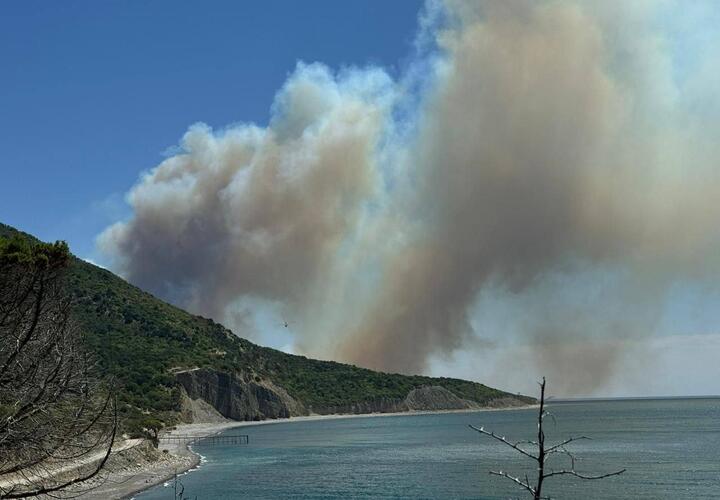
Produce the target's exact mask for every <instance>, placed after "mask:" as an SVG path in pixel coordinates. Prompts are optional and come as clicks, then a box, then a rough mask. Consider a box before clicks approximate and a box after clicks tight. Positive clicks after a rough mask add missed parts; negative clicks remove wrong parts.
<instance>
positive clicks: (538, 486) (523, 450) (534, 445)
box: [470, 377, 626, 500]
mask: <svg viewBox="0 0 720 500" xmlns="http://www.w3.org/2000/svg"><path fill="white" fill-rule="evenodd" d="M547 416H551V414H550V412H548V411H547V410H546V409H545V377H543V379H542V382H541V383H540V406H539V408H538V417H537V441H532V440H530V441H517V442H511V441H508V440H507V439H505V437H504V436H499V435H498V434H495V433H494V432H492V431H486V430H485V428H484V427H475V426H474V425H470V428H471V429H473V430H475V431H477V432H479V433H480V434H483V435H485V436H490V437H491V438H493V439H495V440H497V441H500V442H501V443H503V444H504V445H506V446H508V447H510V448H512V449H513V450H515V451H517V452H518V453H520V454H521V455H524V456H525V457H526V458H529V459H530V460H532V461H534V462H535V463H537V477H536V478H535V481H534V483H535V484H532V483H531V481H530V479H528V477H527V475H525V477H524V478H520V477H518V476H513V475H511V474H509V473H507V472H504V471H490V474H492V475H494V476H500V477H504V478H506V479H509V480H511V481H512V482H514V483H515V484H517V485H518V486H520V487H521V488H523V489H524V490H526V491H527V492H528V493H529V494H530V495H531V496H532V498H533V499H534V500H541V499H550V497H549V496H543V494H542V488H543V483H544V481H545V480H546V479H548V478H551V477H554V476H574V477H577V478H579V479H586V480H593V479H603V478H606V477H610V476H617V475H619V474H622V473H623V472H625V470H626V469H621V470H617V471H614V472H608V473H607V474H600V475H590V474H584V473H581V472H578V471H577V470H575V461H576V457H575V455H574V454H573V453H572V452H571V451H570V450H568V449H567V448H566V446H567V445H569V444H570V443H572V442H573V441H579V440H583V439H590V438H589V437H587V436H579V437H571V438H568V439H565V440H564V441H562V442H560V443H558V444H555V445H551V446H547V445H546V443H545V432H544V431H543V423H544V420H545V417H547ZM555 455H560V456H563V457H566V458H567V459H568V460H569V468H563V469H558V470H555V469H552V468H548V460H549V459H550V458H553V457H554V456H555Z"/></svg>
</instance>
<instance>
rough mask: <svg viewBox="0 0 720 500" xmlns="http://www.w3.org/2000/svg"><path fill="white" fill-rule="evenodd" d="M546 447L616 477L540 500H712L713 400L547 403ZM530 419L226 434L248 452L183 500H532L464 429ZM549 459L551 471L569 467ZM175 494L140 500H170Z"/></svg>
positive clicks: (195, 479)
mask: <svg viewBox="0 0 720 500" xmlns="http://www.w3.org/2000/svg"><path fill="white" fill-rule="evenodd" d="M548 409H549V410H550V411H551V413H552V416H551V417H548V418H547V419H546V422H545V431H546V436H547V437H546V443H547V445H552V443H554V442H558V441H562V440H563V439H566V438H569V437H571V436H587V437H588V438H590V439H583V440H580V441H577V442H573V443H571V444H570V445H569V446H568V449H569V450H570V451H572V453H573V454H574V456H575V457H576V462H575V469H576V470H577V471H579V472H583V473H587V474H604V473H608V472H612V471H615V470H620V469H626V472H624V473H623V474H621V475H619V476H614V477H609V478H606V479H600V480H581V479H578V478H574V477H570V476H555V477H552V478H549V479H547V480H546V481H545V484H544V487H543V492H544V494H545V495H548V496H550V497H551V498H557V499H614V498H618V499H619V498H623V499H625V498H627V499H674V500H678V499H709V498H713V499H719V498H720V398H688V399H683V398H671V399H640V400H604V401H599V400H598V401H568V402H550V403H549V406H548ZM536 419H537V410H534V409H523V410H507V411H476V412H464V413H441V414H411V415H402V416H370V417H353V418H339V419H329V420H317V421H298V422H281V423H274V424H271V425H259V426H251V427H242V428H238V429H230V430H228V431H226V433H227V434H240V433H242V434H247V435H249V444H247V445H237V444H227V445H226V444H215V445H213V444H211V443H210V442H209V441H200V442H198V443H196V444H194V445H193V449H194V450H195V451H196V452H197V453H199V454H200V455H201V456H202V457H203V460H202V463H201V465H200V466H199V468H198V469H196V470H193V471H190V472H188V473H187V474H184V475H181V476H179V477H178V481H179V483H180V484H182V487H183V488H184V495H183V497H184V498H189V499H195V498H197V499H236V498H263V499H266V498H267V499H285V498H288V499H335V498H343V499H350V498H397V499H406V498H407V499H410V498H442V499H445V498H448V499H451V498H463V499H470V498H473V499H507V498H528V494H527V492H525V491H524V490H522V489H521V488H520V487H518V486H517V485H515V484H514V483H512V482H511V481H510V480H508V479H506V478H503V477H497V476H493V475H491V474H490V473H489V471H491V470H494V471H504V472H507V473H508V474H511V475H515V476H519V477H521V478H522V479H523V480H524V479H525V475H526V474H527V476H528V478H532V477H533V474H534V472H535V471H534V470H533V468H532V462H531V461H530V460H529V459H526V458H525V457H524V456H522V455H521V454H519V453H518V452H516V451H515V450H512V449H511V448H509V447H507V446H505V445H504V444H502V443H500V442H498V441H496V440H494V439H492V438H490V437H487V436H483V435H480V434H479V433H477V432H476V431H474V430H472V429H471V428H470V427H469V425H475V426H483V427H484V428H485V429H487V430H492V431H493V432H495V433H496V434H499V435H501V436H505V437H506V438H507V439H508V440H511V441H520V440H528V439H534V438H535V433H536V432H537V431H536V425H537V424H536ZM569 460H570V459H569V457H567V456H562V455H556V456H555V457H554V458H553V460H551V461H550V462H549V464H548V468H549V469H554V470H561V469H567V468H568V467H569V466H570V463H569ZM174 491H175V484H174V482H173V481H171V482H169V483H166V485H159V486H156V487H154V488H152V489H150V490H148V491H146V492H143V493H142V494H138V495H136V498H138V499H142V500H156V499H157V500H160V499H169V498H173V495H174Z"/></svg>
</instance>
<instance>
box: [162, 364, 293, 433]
mask: <svg viewBox="0 0 720 500" xmlns="http://www.w3.org/2000/svg"><path fill="white" fill-rule="evenodd" d="M175 378H176V380H177V381H178V383H179V384H180V386H181V387H182V388H183V389H184V391H185V392H186V393H187V396H188V398H190V399H191V400H195V401H197V400H202V401H205V402H207V403H209V404H210V405H211V406H212V407H213V408H214V409H215V410H216V411H217V412H218V413H219V414H220V415H222V416H223V417H225V418H229V419H232V420H264V419H266V418H288V417H290V416H296V415H304V414H306V413H307V412H306V410H305V409H304V408H303V407H302V405H300V404H299V403H298V402H296V401H295V400H294V399H293V398H292V397H290V396H289V395H288V394H287V392H285V391H284V390H283V389H282V388H279V387H276V386H275V385H273V384H272V383H271V382H268V381H263V380H260V379H258V380H250V381H247V380H244V379H243V378H241V377H239V376H236V375H233V374H229V373H223V372H218V371H215V370H210V369H194V370H185V371H181V372H177V373H176V374H175ZM191 418H195V419H197V418H198V415H197V414H194V415H191Z"/></svg>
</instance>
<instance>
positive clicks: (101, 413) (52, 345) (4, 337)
mask: <svg viewBox="0 0 720 500" xmlns="http://www.w3.org/2000/svg"><path fill="white" fill-rule="evenodd" d="M69 260H70V253H69V251H68V248H67V245H66V244H65V243H61V242H58V243H55V244H44V243H37V244H31V243H29V242H27V241H26V240H24V239H21V238H14V239H11V240H8V239H2V238H0V498H23V497H28V496H37V495H41V494H45V495H50V494H55V492H61V491H63V490H65V489H67V488H68V487H69V486H72V485H75V484H77V483H80V482H83V481H86V480H88V479H90V478H92V477H94V476H96V475H97V474H99V473H100V471H101V470H102V468H103V467H104V465H105V463H106V462H107V460H108V458H109V456H110V452H111V451H112V443H113V440H114V439H115V434H116V431H117V410H116V405H115V401H114V399H113V397H112V391H111V390H110V387H109V385H108V383H106V382H104V381H102V380H101V379H99V378H98V377H96V373H95V372H96V370H95V364H94V362H93V360H92V358H91V357H90V356H89V355H88V353H87V352H86V351H85V350H84V349H83V346H82V339H81V335H80V333H81V332H80V331H79V329H78V327H77V325H76V324H75V323H74V322H73V320H72V315H71V302H70V299H69V297H68V295H67V293H66V291H65V288H64V286H63V285H64V283H63V276H64V273H65V270H66V268H67V266H68V264H69ZM71 464H74V465H71ZM75 465H77V467H75ZM58 471H60V472H62V473H61V474H58Z"/></svg>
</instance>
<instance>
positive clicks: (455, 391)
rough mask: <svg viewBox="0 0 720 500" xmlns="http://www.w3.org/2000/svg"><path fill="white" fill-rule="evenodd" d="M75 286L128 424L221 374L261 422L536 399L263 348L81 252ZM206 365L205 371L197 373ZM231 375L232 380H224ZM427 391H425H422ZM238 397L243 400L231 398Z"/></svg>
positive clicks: (166, 415) (170, 408) (87, 329)
mask: <svg viewBox="0 0 720 500" xmlns="http://www.w3.org/2000/svg"><path fill="white" fill-rule="evenodd" d="M14 234H21V235H23V236H24V237H27V238H32V236H30V235H27V234H25V233H19V232H18V231H17V230H15V229H13V228H11V227H10V226H6V225H3V224H0V237H8V236H11V235H14ZM32 239H34V238H32ZM67 287H68V291H69V293H70V294H71V296H72V297H73V301H74V312H75V316H76V319H77V320H78V321H79V322H80V324H81V326H82V329H83V331H84V334H85V336H86V341H87V343H88V345H89V346H90V347H91V349H92V351H93V352H94V353H95V354H96V355H97V358H98V362H99V366H100V368H101V370H102V371H103V372H104V373H106V374H110V375H112V376H114V377H115V378H116V379H117V380H118V381H119V383H120V394H119V396H120V401H121V402H122V403H123V413H124V414H125V418H126V420H127V421H128V422H132V421H135V420H140V419H142V418H145V416H146V415H148V414H149V415H151V416H153V417H156V418H158V419H160V420H161V421H163V422H165V423H173V422H175V421H177V420H178V419H179V418H180V413H181V410H182V409H183V401H184V400H187V397H186V395H185V393H186V389H187V390H189V391H191V392H192V389H191V388H190V386H191V385H192V384H195V385H197V384H200V385H198V387H201V389H199V390H200V391H201V392H202V391H204V392H203V393H202V394H191V396H192V397H202V398H204V399H206V400H208V399H210V397H209V396H208V394H206V393H207V392H208V391H210V392H213V390H214V389H212V388H211V389H208V388H207V384H210V383H216V384H217V383H218V382H217V380H221V379H222V380H225V382H223V384H225V385H228V384H229V385H228V387H233V389H232V390H234V391H235V392H236V394H235V395H234V396H229V395H228V394H225V393H222V394H214V395H213V396H212V397H213V398H215V400H209V401H208V402H209V403H210V404H211V405H214V406H215V407H216V408H219V405H220V403H218V401H220V402H222V401H225V403H222V404H225V406H226V407H228V408H229V407H230V406H232V405H235V407H237V406H238V405H241V404H245V403H243V401H245V400H246V399H247V398H248V397H250V399H252V398H255V399H254V400H253V401H255V400H257V401H259V402H260V403H259V404H260V406H259V407H258V408H259V409H257V408H256V409H255V410H254V411H255V412H254V413H252V414H250V413H248V414H244V413H241V415H249V416H245V418H253V419H256V418H267V417H273V416H288V415H292V414H303V413H309V412H313V413H330V412H356V413H360V412H363V411H367V410H368V409H370V410H375V411H390V410H396V409H398V408H400V409H405V408H411V409H412V408H416V407H418V406H417V405H421V406H420V407H421V408H422V407H423V406H422V405H423V404H425V405H428V404H436V405H438V404H439V405H442V404H470V405H513V404H523V403H528V402H532V401H533V400H532V399H531V398H526V397H522V396H514V395H511V394H508V393H506V392H503V391H499V390H497V389H492V388H489V387H486V386H484V385H482V384H478V383H473V382H468V381H464V380H459V379H452V378H431V377H424V376H406V375H399V374H390V373H380V372H375V371H372V370H367V369H364V368H359V367H356V366H351V365H346V364H342V363H336V362H331V361H318V360H314V359H308V358H306V357H304V356H294V355H290V354H286V353H283V352H281V351H277V350H274V349H269V348H266V347H261V346H258V345H255V344H253V343H251V342H249V341H247V340H245V339H242V338H240V337H237V336H236V335H234V334H233V333H232V332H231V331H230V330H228V329H227V328H225V327H223V326H222V325H220V324H218V323H215V322H214V321H212V320H211V319H207V318H203V317H200V316H194V315H191V314H189V313H187V312H185V311H183V310H181V309H179V308H177V307H174V306H172V305H170V304H167V303H166V302H163V301H162V300H159V299H157V298H155V297H153V296H152V295H150V294H148V293H146V292H143V291H142V290H140V289H139V288H137V287H135V286H133V285H131V284H129V283H127V282H126V281H124V280H123V279H121V278H119V277H118V276H116V275H114V274H112V273H111V272H110V271H107V270H105V269H102V268H99V267H97V266H94V265H92V264H89V263H87V262H85V261H83V260H81V259H77V258H74V259H73V261H72V264H71V266H70V269H69V272H68V275H67ZM198 368H201V369H204V370H195V369H198ZM189 371H192V373H197V374H198V376H199V375H200V374H203V378H202V380H196V379H197V377H195V379H193V380H187V376H184V378H185V380H186V383H183V384H181V383H180V382H181V381H183V379H182V378H180V379H179V378H178V375H179V373H188V372H189ZM208 374H210V376H209V378H208ZM217 374H220V376H221V378H220V379H218V378H217V376H218V375H217ZM225 374H227V375H228V376H229V377H230V378H229V379H227V378H222V376H223V375H225ZM213 380H214V381H215V382H212V381H213ZM228 380H229V382H228ZM188 384H190V385H188ZM428 387H432V388H436V389H437V390H436V391H435V392H436V393H437V394H430V395H428V394H427V388H428ZM420 388H425V389H423V390H422V391H419V390H417V389H420ZM441 388H442V389H441ZM221 389H222V387H221ZM443 390H444V391H449V393H447V392H443ZM243 391H244V392H243ZM215 392H217V391H215ZM226 392H227V391H226ZM266 393H269V394H270V395H269V396H268V395H266ZM438 394H440V396H441V397H440V399H439V400H438V399H437V397H436V396H437V395H438ZM268 397H269V398H270V400H272V401H275V399H278V398H279V399H281V400H282V401H281V402H279V403H277V402H276V403H277V404H280V405H281V406H282V405H284V407H285V408H286V410H284V411H280V412H279V413H272V412H270V413H268V411H266V410H265V409H264V408H266V406H263V405H264V404H265V403H267V400H268ZM455 397H456V399H457V400H458V401H459V400H462V403H457V401H455V403H447V401H448V398H451V399H452V398H455ZM228 398H231V399H232V398H235V399H236V400H237V401H235V399H233V400H232V401H230V402H229V403H228V401H229V400H228ZM243 398H244V399H243ZM428 398H430V399H431V400H432V399H433V398H435V400H434V401H435V402H434V403H433V402H432V401H431V402H429V403H428V402H427V401H428ZM443 398H444V399H443ZM287 401H290V402H291V403H292V404H286V403H287ZM418 401H419V402H418ZM437 401H440V402H437ZM453 401H454V400H453ZM228 405H230V406H228ZM413 405H415V406H413ZM246 406H247V405H246ZM451 407H454V406H451ZM288 408H289V409H288ZM235 413H236V414H237V412H235ZM226 416H229V415H227V414H226Z"/></svg>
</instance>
